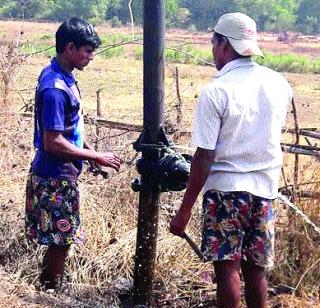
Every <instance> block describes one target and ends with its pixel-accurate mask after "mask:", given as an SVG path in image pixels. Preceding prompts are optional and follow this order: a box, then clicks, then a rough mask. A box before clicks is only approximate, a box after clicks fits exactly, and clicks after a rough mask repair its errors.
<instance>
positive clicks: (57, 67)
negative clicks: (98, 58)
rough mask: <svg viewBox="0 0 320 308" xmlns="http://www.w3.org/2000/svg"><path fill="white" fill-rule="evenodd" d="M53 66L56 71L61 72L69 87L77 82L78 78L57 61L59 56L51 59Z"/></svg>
mask: <svg viewBox="0 0 320 308" xmlns="http://www.w3.org/2000/svg"><path fill="white" fill-rule="evenodd" d="M51 67H52V69H53V70H54V71H55V72H57V73H60V74H61V75H62V78H63V80H64V81H65V83H66V84H67V85H68V87H71V86H72V85H73V84H75V82H76V80H75V78H74V76H73V74H72V73H69V72H66V71H65V70H63V69H62V67H61V66H60V64H59V62H58V61H57V58H53V59H52V60H51Z"/></svg>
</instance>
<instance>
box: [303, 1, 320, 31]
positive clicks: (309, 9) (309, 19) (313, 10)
mask: <svg viewBox="0 0 320 308" xmlns="http://www.w3.org/2000/svg"><path fill="white" fill-rule="evenodd" d="M297 25H298V27H299V29H300V30H301V31H303V32H304V33H306V34H315V33H319V32H320V1H319V0H301V2H300V4H299V6H298V9H297Z"/></svg>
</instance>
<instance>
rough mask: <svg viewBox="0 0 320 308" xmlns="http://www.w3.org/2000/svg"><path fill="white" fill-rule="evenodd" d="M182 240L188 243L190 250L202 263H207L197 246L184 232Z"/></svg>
mask: <svg viewBox="0 0 320 308" xmlns="http://www.w3.org/2000/svg"><path fill="white" fill-rule="evenodd" d="M182 238H184V239H185V240H186V241H187V242H188V244H189V245H190V247H191V248H192V250H193V251H194V252H195V253H196V255H197V256H198V257H199V259H200V260H201V261H202V262H207V258H206V257H205V256H204V255H203V254H202V252H201V251H200V249H199V247H198V245H197V244H196V243H195V242H194V241H193V240H192V239H191V237H190V236H189V235H188V234H187V233H185V232H184V233H183V236H182Z"/></svg>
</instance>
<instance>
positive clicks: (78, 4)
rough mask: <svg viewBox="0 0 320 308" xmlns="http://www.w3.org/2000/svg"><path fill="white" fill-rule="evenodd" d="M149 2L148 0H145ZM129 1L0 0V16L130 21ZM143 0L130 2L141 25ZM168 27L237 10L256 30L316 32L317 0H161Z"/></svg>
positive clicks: (208, 21) (199, 25) (319, 19)
mask: <svg viewBox="0 0 320 308" xmlns="http://www.w3.org/2000/svg"><path fill="white" fill-rule="evenodd" d="M148 1H152V0H148ZM128 3H129V0H81V1H79V0H68V1H65V0H0V18H16V19H20V18H23V19H41V20H50V21H62V20H64V19H66V18H69V17H70V16H78V17H82V18H84V19H87V20H90V21H91V22H93V23H94V24H98V23H100V22H103V21H106V20H109V21H110V22H111V24H112V25H113V26H120V25H125V24H127V23H129V22H130V10H129V5H128ZM142 5H143V0H133V1H132V5H131V7H132V12H133V16H134V22H135V23H136V24H141V23H142V19H143V14H142V11H143V10H142ZM165 5H166V22H167V26H168V27H180V28H188V29H190V30H205V29H208V27H210V26H212V25H214V24H215V22H216V21H217V19H218V18H219V16H221V15H222V14H224V13H227V12H232V11H239V12H243V13H246V14H248V15H250V16H251V17H252V18H254V19H255V20H256V21H257V25H258V30H259V31H289V30H292V31H299V32H303V33H305V34H316V33H319V32H320V1H319V0H228V1H223V0H165Z"/></svg>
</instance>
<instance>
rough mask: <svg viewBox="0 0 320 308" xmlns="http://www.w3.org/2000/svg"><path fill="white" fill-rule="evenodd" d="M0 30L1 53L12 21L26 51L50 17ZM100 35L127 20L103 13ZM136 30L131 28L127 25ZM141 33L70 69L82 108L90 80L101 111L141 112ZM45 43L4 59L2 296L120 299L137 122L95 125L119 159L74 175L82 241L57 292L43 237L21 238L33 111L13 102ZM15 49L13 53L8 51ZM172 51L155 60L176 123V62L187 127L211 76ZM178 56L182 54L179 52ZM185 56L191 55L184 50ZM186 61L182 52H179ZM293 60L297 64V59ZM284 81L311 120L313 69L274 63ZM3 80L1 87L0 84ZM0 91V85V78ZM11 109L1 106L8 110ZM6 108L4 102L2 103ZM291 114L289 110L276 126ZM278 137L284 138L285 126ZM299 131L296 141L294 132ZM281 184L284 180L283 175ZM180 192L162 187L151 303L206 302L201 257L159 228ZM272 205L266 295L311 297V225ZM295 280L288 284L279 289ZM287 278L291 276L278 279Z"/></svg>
mask: <svg viewBox="0 0 320 308" xmlns="http://www.w3.org/2000/svg"><path fill="white" fill-rule="evenodd" d="M0 26H1V29H3V30H2V33H1V35H2V43H1V45H0V48H1V51H2V52H1V54H2V55H1V59H2V60H3V62H2V63H5V61H4V60H5V55H6V50H7V49H6V48H7V44H8V42H10V41H11V40H12V39H13V38H14V39H16V38H17V37H18V36H19V33H21V32H23V34H21V35H20V42H21V43H22V44H23V48H22V51H23V52H25V53H28V54H30V53H33V52H35V51H37V50H42V49H44V48H45V47H50V46H51V45H52V44H53V43H54V42H53V33H54V32H55V30H56V28H57V24H47V23H29V22H25V23H24V24H23V25H21V24H20V23H18V22H3V21H1V22H0ZM97 30H98V32H99V33H100V34H101V36H102V38H103V41H104V44H105V45H108V44H114V43H117V42H121V41H123V40H130V38H131V36H130V31H129V29H126V28H119V29H114V28H110V27H108V26H107V25H102V26H99V27H98V28H97ZM136 36H137V37H141V29H139V28H137V29H136ZM183 42H193V43H195V44H196V45H194V46H195V47H192V48H193V49H191V48H190V49H189V52H191V51H192V50H204V52H205V54H209V53H210V45H209V42H210V35H209V34H207V33H190V32H187V31H182V30H175V31H173V30H170V31H168V33H167V45H168V46H172V47H173V46H178V45H179V44H182V43H183ZM260 43H261V45H262V46H263V47H265V48H268V50H270V53H272V55H279V54H281V53H287V56H288V58H290V57H291V58H293V55H296V56H299V57H305V58H306V59H308V60H307V61H309V62H308V63H311V62H310V61H314V60H315V59H314V54H315V53H317V52H318V48H320V47H319V45H320V44H316V43H309V44H307V43H306V42H303V43H301V42H298V43H297V42H296V43H292V44H283V43H279V42H277V41H276V37H275V36H272V35H269V34H265V36H264V37H263V36H261V37H260ZM139 48H140V49H141V45H136V44H130V45H124V46H122V47H121V48H120V49H118V51H117V52H111V51H109V54H107V55H106V54H105V53H101V54H99V55H97V56H96V58H95V59H94V61H93V62H92V63H91V64H90V65H89V66H88V67H87V68H86V69H85V71H84V72H77V73H76V74H77V79H78V80H79V87H80V89H81V90H82V97H83V101H84V108H85V113H89V114H95V112H96V102H97V91H99V90H101V102H102V112H103V116H104V117H105V118H106V119H108V120H112V121H119V122H125V123H131V124H142V115H143V113H142V106H143V102H142V61H141V56H139ZM52 54H53V51H52V50H50V51H49V52H44V53H39V54H35V55H31V56H29V57H27V58H23V61H22V62H21V63H20V62H18V64H16V65H11V66H10V63H16V62H10V61H9V62H7V65H4V66H2V71H1V68H0V73H1V74H2V75H1V76H3V73H4V70H3V67H6V68H8V69H9V68H12V71H13V74H12V80H11V82H10V86H11V88H10V93H9V102H10V104H9V105H6V106H4V107H3V108H2V111H1V117H0V120H1V123H0V124H1V133H0V144H1V147H0V170H1V174H2V176H1V178H0V184H1V187H2V191H1V193H0V232H1V234H2V235H3V236H2V238H1V239H0V284H2V286H4V287H3V288H1V289H0V306H1V307H52V306H53V304H54V303H59V304H61V305H62V306H63V305H64V306H66V307H69V306H77V305H78V306H81V307H82V306H83V307H96V306H99V305H100V306H101V307H110V306H115V307H117V306H121V303H120V302H121V298H124V297H125V296H126V294H127V293H128V292H129V290H130V288H131V286H132V271H133V257H134V252H135V236H136V221H137V213H138V209H137V208H138V205H137V204H138V195H137V194H136V193H134V192H133V191H131V189H130V182H131V180H132V179H133V178H134V177H136V176H137V174H136V171H135V167H134V158H135V153H134V151H133V149H132V146H131V145H132V142H133V141H135V140H136V138H137V137H138V134H137V133H132V132H131V133H130V132H127V133H125V134H124V133H123V132H121V131H118V130H116V129H108V128H100V136H99V138H100V139H102V140H101V141H100V143H99V145H98V146H99V148H100V149H101V150H103V149H106V148H111V149H113V150H114V151H117V152H118V153H119V155H120V156H121V157H122V158H123V159H124V161H125V164H124V166H123V168H122V170H121V172H120V173H119V174H113V175H112V176H111V177H110V178H109V179H107V180H104V179H102V178H100V177H94V176H93V175H92V174H89V173H87V172H84V174H83V175H82V176H81V179H80V187H81V191H82V217H83V224H84V227H85V229H86V234H87V242H86V244H85V245H84V246H81V247H74V249H73V250H72V253H71V255H70V257H69V261H68V266H67V272H68V274H67V284H66V288H65V290H64V291H63V292H62V293H61V294H58V295H53V294H47V293H44V292H39V291H37V289H36V288H35V287H34V285H35V286H36V287H37V286H38V282H37V281H38V275H39V269H40V268H39V265H40V264H39V262H40V259H41V255H42V254H43V249H41V248H37V247H34V246H30V245H29V244H28V243H26V242H25V240H24V235H23V215H24V185H25V180H26V175H27V172H28V169H29V164H30V162H31V159H32V155H33V150H32V125H33V123H32V120H31V119H25V118H22V117H21V116H20V115H19V114H18V112H19V111H24V110H26V109H28V108H29V107H30V106H31V105H32V103H33V96H34V89H35V85H36V80H37V77H38V75H39V72H40V71H41V69H42V68H43V66H44V65H46V64H47V63H48V62H49V57H50V55H52ZM16 56H17V57H18V56H19V53H18V54H17V55H16ZM200 56H201V54H200ZM178 57H179V56H178V55H175V56H172V58H171V59H169V60H168V61H167V62H166V79H165V86H166V89H165V102H166V115H165V116H166V121H168V122H170V123H171V124H172V125H174V124H175V123H176V112H175V108H174V106H175V105H176V104H177V102H178V98H177V91H176V70H177V69H178V73H179V85H180V94H181V101H182V110H183V113H182V123H181V128H182V129H183V130H187V131H188V130H190V129H191V127H192V122H193V115H194V109H195V105H196V103H197V97H198V96H199V93H200V89H201V88H202V87H203V86H204V85H205V84H207V83H208V82H210V81H211V80H212V77H213V76H214V73H215V69H214V68H213V67H210V66H203V65H201V66H200V65H193V64H188V63H181V62H188V61H184V60H181V61H180V60H179V59H178ZM181 59H182V58H181ZM191 59H194V58H191ZM190 62H191V60H190ZM299 65H300V66H299V67H301V65H302V66H303V64H299ZM283 74H284V75H285V77H286V78H287V79H288V80H289V82H290V84H291V85H292V87H293V90H294V94H295V101H296V104H297V109H298V122H299V126H300V127H316V128H318V129H319V123H320V112H319V106H320V75H319V74H311V73H307V74H301V73H299V74H298V73H290V72H283ZM1 87H2V88H1ZM1 87H0V91H1V92H0V93H1V94H2V95H1V96H0V98H1V97H3V95H4V90H5V89H4V86H3V83H2V84H1ZM9 111H11V112H9ZM12 111H13V113H12ZM293 126H294V122H293V116H292V114H291V113H290V112H289V114H288V122H287V127H288V128H292V127H293ZM86 131H87V138H88V139H89V140H91V141H92V142H93V141H95V139H96V135H95V134H96V130H95V126H94V125H87V127H86ZM284 138H285V139H286V140H287V141H294V138H293V137H292V136H290V135H286V136H284ZM305 142H306V141H303V143H305ZM177 143H178V144H179V145H181V146H185V147H189V146H190V144H189V138H186V137H181V138H179V139H178V142H177ZM285 173H286V178H287V181H288V184H292V174H293V157H292V155H288V154H287V155H285ZM319 175H320V169H319V161H317V160H315V159H310V158H309V157H301V158H300V174H299V177H300V180H299V182H300V183H302V184H305V183H308V184H306V185H302V187H303V188H304V189H306V190H313V191H318V192H319V191H320V184H319V182H318V180H319ZM281 185H283V180H282V183H281ZM181 196H182V193H164V194H162V195H161V206H160V222H159V238H158V250H157V251H158V255H157V265H156V277H155V287H154V298H155V306H157V307H198V306H199V304H200V303H202V304H203V306H208V307H209V306H210V305H212V301H211V300H212V298H214V294H215V284H214V277H212V276H211V270H212V267H211V265H210V264H200V263H199V262H198V260H197V259H196V256H195V255H194V254H193V252H192V251H190V248H189V247H188V246H187V244H186V243H185V242H184V241H182V240H180V239H177V238H174V237H173V236H171V235H170V234H169V232H168V224H169V221H170V217H171V215H172V214H173V212H174V211H175V209H177V207H178V206H179V204H180V202H181ZM298 205H299V207H300V208H302V209H303V211H304V212H305V213H306V214H307V215H308V216H309V217H310V218H311V219H312V220H313V221H314V222H315V223H316V224H318V225H319V224H320V206H319V200H316V199H313V200H312V199H311V200H310V199H299V200H298ZM275 206H276V209H277V211H278V223H277V242H276V258H277V265H276V267H275V268H274V269H273V270H272V271H271V272H270V282H271V286H273V288H274V289H275V290H277V292H278V293H279V295H278V296H274V297H271V298H270V306H274V307H302V306H303V307H317V306H319V290H320V283H319V281H320V276H319V275H320V273H319V262H320V261H319V260H320V251H319V235H317V234H316V233H315V232H314V231H313V230H312V228H311V227H309V226H308V225H307V224H306V223H305V222H304V221H303V220H302V219H301V218H300V217H299V216H298V215H296V214H295V213H292V212H291V211H288V209H287V208H285V207H283V206H282V205H281V204H279V203H276V204H275ZM199 220H200V200H199V204H198V206H197V207H196V208H195V211H194V216H193V219H192V222H191V224H190V226H189V230H188V232H189V233H190V234H191V235H192V237H193V238H194V239H196V241H197V242H199V239H200V234H199V230H200V228H199ZM281 286H282V289H284V290H294V294H293V295H285V294H280V293H281ZM286 287H290V288H292V289H290V288H286Z"/></svg>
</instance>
